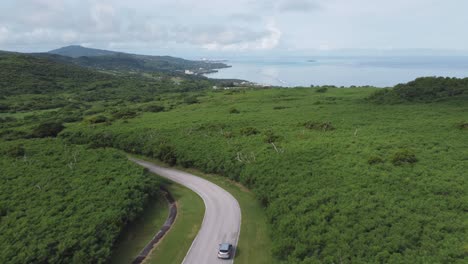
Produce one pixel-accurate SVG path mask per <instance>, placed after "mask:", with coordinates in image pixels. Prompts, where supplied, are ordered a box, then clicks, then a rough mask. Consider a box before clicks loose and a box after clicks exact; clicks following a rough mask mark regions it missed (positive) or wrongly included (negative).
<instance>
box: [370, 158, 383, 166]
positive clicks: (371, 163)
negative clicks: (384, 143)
mask: <svg viewBox="0 0 468 264" xmlns="http://www.w3.org/2000/svg"><path fill="white" fill-rule="evenodd" d="M367 163H368V164H370V165H374V164H379V163H384V160H383V159H382V158H381V157H379V156H371V157H369V159H368V160H367Z"/></svg>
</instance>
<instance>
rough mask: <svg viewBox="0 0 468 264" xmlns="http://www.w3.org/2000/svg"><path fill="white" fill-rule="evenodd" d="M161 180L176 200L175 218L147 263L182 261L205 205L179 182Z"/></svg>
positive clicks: (199, 222) (200, 220)
mask: <svg viewBox="0 0 468 264" xmlns="http://www.w3.org/2000/svg"><path fill="white" fill-rule="evenodd" d="M163 181H164V186H165V187H166V188H167V190H168V191H169V192H170V193H171V194H172V196H173V197H174V199H175V200H176V201H177V218H176V221H175V222H174V224H173V226H172V227H171V229H170V231H169V232H168V233H167V234H166V235H165V236H164V238H163V239H162V240H161V241H160V242H159V244H157V245H156V247H155V248H154V249H153V251H152V253H151V255H150V256H149V258H148V260H147V263H167V264H172V263H174V264H176V263H182V260H183V259H184V257H185V255H186V254H187V251H188V250H189V248H190V246H191V245H192V242H193V240H194V239H195V237H196V235H197V233H198V230H199V229H200V227H201V223H202V220H203V215H204V214H205V205H204V204H203V201H202V199H201V198H200V197H199V196H198V195H197V194H196V193H194V192H192V191H190V190H189V189H187V188H185V187H183V186H181V185H179V184H176V183H173V182H170V181H168V180H163Z"/></svg>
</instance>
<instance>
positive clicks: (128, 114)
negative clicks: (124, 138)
mask: <svg viewBox="0 0 468 264" xmlns="http://www.w3.org/2000/svg"><path fill="white" fill-rule="evenodd" d="M137 115H138V113H137V112H135V111H133V110H130V109H122V110H119V111H116V112H114V113H112V117H113V118H114V119H130V118H135V117H136V116H137Z"/></svg>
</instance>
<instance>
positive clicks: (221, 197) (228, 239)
mask: <svg viewBox="0 0 468 264" xmlns="http://www.w3.org/2000/svg"><path fill="white" fill-rule="evenodd" d="M132 160H133V161H134V162H136V163H138V164H140V165H142V166H143V167H146V168H148V169H149V170H150V171H151V172H154V173H156V174H158V175H160V176H162V177H165V178H168V179H170V180H172V181H174V182H177V183H180V184H182V185H183V186H185V187H187V188H189V189H191V190H192V191H194V192H196V193H197V194H198V195H199V196H200V197H201V198H202V199H203V202H204V203H205V216H204V218H203V223H202V226H201V228H200V231H199V232H198V235H197V236H196V238H195V240H194V241H193V243H192V246H191V247H190V249H189V251H188V252H187V255H186V256H185V259H184V261H183V263H186V264H215V263H225V264H226V263H233V262H234V260H233V259H232V258H231V259H230V260H223V259H218V257H217V253H218V246H219V244H220V243H231V244H232V245H233V246H234V252H233V254H235V248H236V246H237V241H238V239H239V232H240V224H241V210H240V207H239V203H238V202H237V200H236V199H235V198H234V197H233V196H232V195H231V194H230V193H228V192H227V191H225V190H224V189H223V188H221V187H219V186H218V185H216V184H214V183H212V182H210V181H207V180H205V179H202V178H200V177H197V176H195V175H192V174H189V173H186V172H182V171H178V170H174V169H170V168H163V167H161V166H158V165H155V164H153V163H150V162H147V161H142V160H137V159H132Z"/></svg>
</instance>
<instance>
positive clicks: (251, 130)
mask: <svg viewBox="0 0 468 264" xmlns="http://www.w3.org/2000/svg"><path fill="white" fill-rule="evenodd" d="M240 133H241V135H243V136H252V135H257V134H258V133H260V131H258V129H256V128H255V127H243V128H241V130H240Z"/></svg>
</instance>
